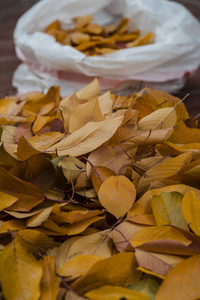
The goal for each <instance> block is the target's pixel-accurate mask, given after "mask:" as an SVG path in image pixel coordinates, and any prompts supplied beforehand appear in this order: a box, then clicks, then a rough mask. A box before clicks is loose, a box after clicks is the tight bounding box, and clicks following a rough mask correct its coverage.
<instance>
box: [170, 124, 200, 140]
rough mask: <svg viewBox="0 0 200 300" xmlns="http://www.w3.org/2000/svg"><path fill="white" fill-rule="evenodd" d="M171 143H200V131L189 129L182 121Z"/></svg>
mask: <svg viewBox="0 0 200 300" xmlns="http://www.w3.org/2000/svg"><path fill="white" fill-rule="evenodd" d="M169 141H170V142H171V143H175V144H189V143H200V129H199V128H190V127H187V126H186V125H185V123H184V121H183V120H180V121H179V122H178V123H177V125H176V127H175V129H174V131H173V133H172V135H171V136H170V138H169Z"/></svg>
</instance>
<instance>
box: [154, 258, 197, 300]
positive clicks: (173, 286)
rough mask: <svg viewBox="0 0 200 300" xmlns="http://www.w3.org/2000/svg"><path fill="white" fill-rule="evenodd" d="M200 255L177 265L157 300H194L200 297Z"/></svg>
mask: <svg viewBox="0 0 200 300" xmlns="http://www.w3.org/2000/svg"><path fill="white" fill-rule="evenodd" d="M199 269H200V255H194V256H192V257H190V258H188V259H186V260H184V261H182V262H180V263H179V264H178V265H176V266H175V267H174V268H173V269H172V270H171V271H170V272H169V273H168V275H167V277H166V279H165V281H164V282H163V283H162V284H161V286H160V289H159V290H158V293H157V295H156V297H155V300H165V299H166V300H168V299H172V300H177V299H181V300H193V299H198V298H199V297H200V290H199V280H198V274H199Z"/></svg>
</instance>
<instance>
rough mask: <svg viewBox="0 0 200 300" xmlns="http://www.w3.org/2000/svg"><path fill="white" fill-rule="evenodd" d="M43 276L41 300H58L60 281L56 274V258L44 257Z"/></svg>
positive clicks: (42, 264) (42, 263) (42, 262)
mask: <svg viewBox="0 0 200 300" xmlns="http://www.w3.org/2000/svg"><path fill="white" fill-rule="evenodd" d="M40 263H41V266H42V269H43V275H42V278H41V282H40V291H41V295H40V300H47V299H48V300H55V299H57V295H58V290H59V285H60V279H59V278H58V277H57V276H56V273H55V258H54V257H49V256H44V258H43V259H42V260H41V261H40Z"/></svg>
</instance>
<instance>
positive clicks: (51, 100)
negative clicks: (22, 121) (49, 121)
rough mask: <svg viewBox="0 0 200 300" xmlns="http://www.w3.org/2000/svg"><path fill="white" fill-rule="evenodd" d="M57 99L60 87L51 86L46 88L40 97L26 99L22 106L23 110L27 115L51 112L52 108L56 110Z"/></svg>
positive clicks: (58, 99)
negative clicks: (46, 90)
mask: <svg viewBox="0 0 200 300" xmlns="http://www.w3.org/2000/svg"><path fill="white" fill-rule="evenodd" d="M59 101H60V88H59V87H58V86H53V87H51V88H50V89H49V90H48V92H47V94H46V95H40V97H37V98H35V99H34V98H32V99H31V98H29V99H27V101H26V103H25V105H24V106H23V112H24V113H25V114H27V115H33V114H39V115H47V114H51V113H52V112H53V111H54V110H57V108H58V104H59Z"/></svg>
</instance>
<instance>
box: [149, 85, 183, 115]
mask: <svg viewBox="0 0 200 300" xmlns="http://www.w3.org/2000/svg"><path fill="white" fill-rule="evenodd" d="M145 91H146V95H147V97H148V98H153V99H154V100H155V101H156V102H157V103H158V104H159V107H173V106H176V107H175V111H176V114H177V117H178V120H179V119H183V120H184V119H187V118H188V112H187V110H186V107H185V105H184V103H183V102H180V99H179V98H177V97H174V96H172V95H170V94H168V93H166V92H163V91H160V90H151V89H150V88H145Z"/></svg>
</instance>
